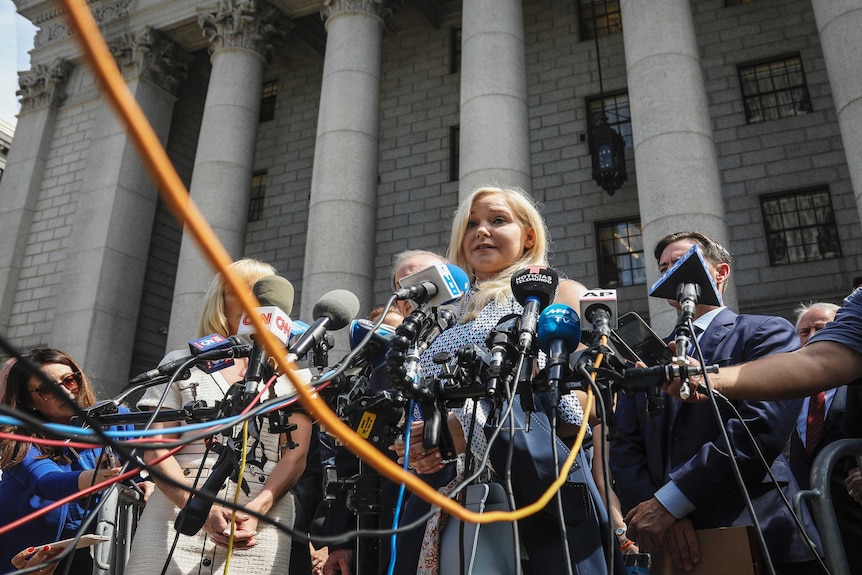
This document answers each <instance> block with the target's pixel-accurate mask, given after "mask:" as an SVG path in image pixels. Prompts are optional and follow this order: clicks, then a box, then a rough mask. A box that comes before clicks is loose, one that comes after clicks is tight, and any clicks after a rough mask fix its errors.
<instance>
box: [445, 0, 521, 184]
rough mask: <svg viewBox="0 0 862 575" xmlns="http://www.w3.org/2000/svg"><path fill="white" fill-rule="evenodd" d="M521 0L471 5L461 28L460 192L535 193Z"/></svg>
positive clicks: (470, 2)
mask: <svg viewBox="0 0 862 575" xmlns="http://www.w3.org/2000/svg"><path fill="white" fill-rule="evenodd" d="M521 4H522V2H521V0H468V1H466V2H464V6H463V15H462V23H461V146H460V148H461V157H460V164H459V165H460V174H459V178H460V182H459V187H458V193H459V196H460V197H461V198H464V197H466V196H467V195H469V193H470V192H472V191H473V190H474V189H475V188H477V187H478V186H480V185H485V184H494V183H496V184H499V185H502V186H518V187H520V188H523V189H524V190H526V191H528V192H530V191H531V188H532V182H531V174H532V170H531V166H530V126H529V116H528V113H527V75H526V64H525V55H524V14H523V10H522V7H521Z"/></svg>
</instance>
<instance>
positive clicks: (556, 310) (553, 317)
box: [536, 303, 581, 389]
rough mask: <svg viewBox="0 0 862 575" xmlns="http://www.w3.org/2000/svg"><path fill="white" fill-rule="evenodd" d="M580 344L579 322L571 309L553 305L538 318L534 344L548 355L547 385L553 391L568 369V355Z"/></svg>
mask: <svg viewBox="0 0 862 575" xmlns="http://www.w3.org/2000/svg"><path fill="white" fill-rule="evenodd" d="M580 342H581V320H580V318H578V314H577V313H575V310H573V309H572V308H571V307H569V306H567V305H565V304H559V303H555V304H553V305H550V306H548V307H546V308H545V310H544V311H543V312H542V314H541V315H540V316H539V327H538V329H537V332H536V343H538V344H539V349H541V350H542V351H544V352H545V353H546V354H547V355H548V363H547V367H548V383H549V384H550V385H551V389H554V388H555V386H556V385H557V384H559V382H560V380H561V379H562V378H563V367H564V366H565V367H566V368H568V365H569V354H570V353H572V352H573V351H575V349H577V347H578V344H579V343H580Z"/></svg>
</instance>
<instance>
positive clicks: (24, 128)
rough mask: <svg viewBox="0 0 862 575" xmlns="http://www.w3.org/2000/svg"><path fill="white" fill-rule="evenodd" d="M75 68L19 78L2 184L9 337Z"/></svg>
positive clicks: (4, 321) (0, 278)
mask: <svg viewBox="0 0 862 575" xmlns="http://www.w3.org/2000/svg"><path fill="white" fill-rule="evenodd" d="M70 70H71V65H70V64H69V63H68V62H66V61H65V60H57V61H55V62H54V63H52V64H49V65H46V64H37V65H35V66H33V68H32V69H31V70H29V71H27V72H20V73H19V75H18V76H19V78H18V82H19V85H20V89H19V90H18V92H17V94H18V96H19V97H20V98H21V111H20V113H19V114H18V125H17V127H16V129H15V136H14V137H13V139H12V146H11V148H10V150H9V157H8V158H7V160H6V171H5V172H4V173H3V180H2V183H0V230H2V233H0V332H2V333H4V334H7V335H8V334H9V333H10V332H9V315H10V313H11V310H12V303H13V301H14V297H15V287H16V285H17V283H18V277H19V275H20V271H21V260H22V258H23V256H24V248H25V243H26V241H27V234H28V233H29V231H30V224H31V222H32V218H33V209H34V205H35V202H36V198H37V196H38V194H39V190H40V189H41V187H42V174H43V172H44V171H45V161H46V160H47V158H48V151H49V148H50V144H51V139H52V136H53V133H54V126H55V123H56V120H57V109H58V108H59V107H60V105H61V103H62V102H63V100H65V98H66V94H65V91H64V85H65V84H66V80H67V79H68V77H69V73H70Z"/></svg>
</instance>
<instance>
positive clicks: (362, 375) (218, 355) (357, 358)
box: [98, 252, 714, 534]
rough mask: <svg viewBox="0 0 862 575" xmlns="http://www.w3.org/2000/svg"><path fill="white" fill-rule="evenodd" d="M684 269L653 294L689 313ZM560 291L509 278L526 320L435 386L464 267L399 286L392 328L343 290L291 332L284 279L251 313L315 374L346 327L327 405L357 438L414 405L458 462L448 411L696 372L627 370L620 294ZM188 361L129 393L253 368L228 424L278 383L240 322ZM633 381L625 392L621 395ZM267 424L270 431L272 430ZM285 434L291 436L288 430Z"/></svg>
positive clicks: (201, 343)
mask: <svg viewBox="0 0 862 575" xmlns="http://www.w3.org/2000/svg"><path fill="white" fill-rule="evenodd" d="M697 255H698V256H699V252H698V253H697ZM692 257H693V256H692ZM686 262H688V259H684V260H683V261H682V263H678V265H677V266H675V267H674V268H673V270H672V271H671V272H669V273H668V274H665V276H663V278H662V280H661V281H660V282H658V283H657V284H656V285H655V286H653V290H654V291H656V290H657V291H658V292H661V294H663V293H664V290H666V289H667V288H666V286H669V285H674V283H675V282H676V283H681V284H683V285H681V286H680V287H679V288H678V289H677V291H678V292H679V294H681V295H679V297H680V298H685V305H684V306H683V308H684V309H687V310H691V309H693V308H692V306H693V305H695V304H696V303H697V301H698V298H699V297H700V295H699V294H700V291H701V288H700V285H699V282H700V281H701V278H700V275H699V274H700V271H699V270H695V269H694V267H693V266H692V264H690V263H686ZM700 262H702V258H701V259H700ZM696 263H699V262H696ZM703 266H704V267H705V264H703ZM679 270H683V271H679ZM692 270H694V272H692ZM692 273H695V276H696V277H695V279H693V280H691V279H690V277H689V276H690V275H691V274H692ZM672 274H676V276H673V275H672ZM683 276H684V277H683ZM707 276H708V274H707ZM559 281H560V280H559V276H558V274H557V272H556V271H554V270H553V269H551V268H549V267H542V266H537V267H528V268H525V269H522V270H520V271H518V272H516V273H515V274H513V276H512V278H511V289H512V294H513V296H514V298H515V300H516V301H517V302H518V303H519V304H520V305H521V306H522V307H523V311H522V312H521V313H520V314H510V315H507V316H505V317H503V318H502V319H500V320H499V322H498V323H497V325H496V326H495V327H494V328H493V329H492V330H491V331H490V332H489V334H488V336H487V338H486V339H485V341H484V344H485V345H484V347H483V346H480V345H476V344H470V345H467V346H464V347H462V348H461V349H458V350H454V351H447V352H443V353H439V354H436V355H435V356H434V358H433V362H434V363H435V364H437V365H439V366H440V369H439V370H435V373H434V374H433V375H426V374H423V370H422V367H421V362H420V357H421V356H422V355H423V353H424V352H425V351H426V350H427V349H428V347H429V345H430V344H431V342H433V341H434V339H435V338H437V337H439V336H440V334H441V333H443V332H444V331H445V330H447V329H449V328H450V327H451V326H453V325H454V324H455V322H456V321H457V316H458V314H457V311H456V309H455V308H454V307H453V305H452V304H454V303H456V302H457V301H458V300H460V299H461V298H462V297H463V296H464V294H465V293H466V292H467V290H468V289H469V279H468V277H467V274H466V273H465V272H464V271H463V270H461V269H460V268H458V267H457V266H454V265H451V264H438V265H434V266H430V267H428V268H426V269H424V270H421V271H419V272H417V273H415V274H413V275H411V276H407V277H405V278H403V279H402V281H401V283H402V285H404V286H405V287H403V288H401V289H399V290H396V291H395V292H394V293H393V294H392V296H391V298H390V300H389V305H391V304H392V303H393V302H394V301H396V300H409V301H411V302H412V304H413V307H414V311H413V312H412V313H411V314H410V315H409V316H407V317H406V318H405V319H404V321H403V322H402V323H401V324H400V325H399V326H398V327H396V328H392V327H389V326H385V325H382V324H381V322H382V320H381V321H378V322H377V323H375V322H371V321H369V320H364V319H356V316H357V314H358V312H359V309H360V303H359V301H358V299H357V297H356V296H355V295H354V294H352V293H351V292H349V291H347V290H333V291H330V292H328V293H326V294H324V296H323V297H321V298H320V300H319V301H318V302H317V303H316V304H315V306H314V309H313V315H314V319H313V322H312V323H311V324H306V323H303V322H300V321H296V320H291V319H290V316H289V314H290V312H291V310H292V307H293V295H294V292H293V287H292V286H291V284H290V282H289V281H287V280H286V279H284V278H282V277H280V276H268V277H265V278H263V279H261V280H259V281H258V282H257V283H255V285H254V286H253V292H254V295H255V296H256V298H257V300H258V301H259V302H260V307H258V308H256V309H255V310H254V311H253V313H254V315H256V316H257V317H258V318H259V319H260V323H262V324H263V326H264V327H265V329H266V330H268V331H269V332H270V333H271V334H272V335H274V336H275V337H276V338H278V340H279V341H280V342H281V343H282V344H283V345H284V351H285V354H287V353H291V354H294V355H295V356H296V357H298V358H302V357H306V356H308V355H311V356H312V357H315V358H317V359H318V360H319V359H320V358H321V357H322V358H324V360H323V361H316V362H315V364H314V365H315V366H318V367H326V364H327V363H328V361H327V360H326V358H327V352H328V350H329V349H330V348H331V347H332V345H333V344H332V340H331V333H330V332H332V331H336V330H340V329H342V328H345V327H348V326H349V339H350V346H351V352H350V353H349V354H348V355H347V356H346V357H345V358H344V359H343V360H342V361H341V362H340V363H338V364H336V366H335V367H334V368H331V369H330V368H327V369H329V371H326V372H325V373H323V374H322V375H318V376H315V378H314V379H313V380H312V384H315V385H317V386H318V387H317V388H316V389H318V390H319V391H320V394H321V397H323V398H324V400H326V401H327V403H329V404H330V406H331V407H332V408H333V410H335V412H336V413H337V414H338V416H339V417H340V418H341V419H343V420H345V421H347V422H348V423H349V424H350V425H351V427H354V429H357V428H359V427H360V426H363V425H365V426H366V427H367V426H368V423H367V422H368V421H369V418H368V417H367V413H368V412H369V411H375V410H376V412H377V413H382V414H385V416H384V417H380V418H379V421H378V422H377V425H385V426H386V427H387V428H394V427H396V426H397V425H398V422H399V421H400V420H401V419H402V417H401V416H402V415H403V413H404V411H403V410H404V408H405V407H406V405H407V404H408V401H410V400H413V401H414V402H415V403H416V405H417V406H418V408H416V409H415V410H414V412H413V415H414V417H416V418H421V419H423V420H424V422H425V436H424V437H423V444H424V445H425V446H426V447H427V448H431V447H439V448H440V450H441V453H442V455H443V457H444V458H448V457H451V456H454V446H453V445H452V443H451V437H449V436H448V428H447V426H446V425H445V421H446V413H447V410H448V409H450V408H451V407H455V406H457V405H459V404H460V403H463V401H464V400H465V399H466V398H468V397H475V398H478V397H486V398H490V399H492V400H493V401H494V402H495V405H499V404H500V403H501V402H502V401H509V400H512V399H513V397H514V396H515V395H516V394H517V395H518V397H519V399H520V402H521V405H522V408H523V409H524V411H525V412H527V413H529V412H530V411H533V405H534V404H533V401H534V399H533V394H534V393H535V392H543V391H547V392H550V393H551V394H553V395H552V397H553V398H554V399H555V401H554V402H556V401H558V399H559V394H560V390H561V389H565V390H567V391H568V390H572V389H576V388H580V389H583V388H585V387H586V386H587V385H589V382H588V381H587V380H592V383H593V384H595V383H596V380H597V379H601V378H605V379H606V382H605V385H604V386H601V387H600V390H601V389H603V390H605V391H608V393H610V391H609V390H610V389H611V388H612V386H613V384H617V383H619V384H620V385H619V386H618V387H617V388H620V387H621V388H622V389H623V390H624V391H628V392H639V391H646V392H647V394H648V395H657V394H658V389H659V388H660V386H661V384H662V383H663V382H665V381H669V380H671V379H674V378H679V377H686V376H687V375H688V374H689V373H697V372H698V370H697V368H689V367H688V366H687V365H685V364H683V363H682V362H674V363H671V364H669V365H660V366H655V367H651V368H632V367H631V366H626V365H625V364H624V361H623V360H622V359H621V358H620V355H621V354H619V353H618V352H617V350H616V349H615V347H614V343H613V342H614V338H613V337H612V335H613V334H614V329H615V323H616V319H617V317H616V316H617V302H616V292H615V290H589V291H587V292H586V293H585V294H583V295H582V296H581V298H580V309H579V310H577V311H576V310H574V309H572V308H571V307H570V306H568V305H565V304H560V303H553V301H554V299H555V297H556V295H557V290H558V287H559ZM690 284H696V285H697V287H696V288H692V287H691V285H690ZM713 287H714V286H713ZM657 297H658V296H657ZM708 297H709V296H708ZM692 302H694V304H692ZM582 320H583V323H582ZM683 331H684V330H683ZM582 344H583V345H582ZM540 351H541V352H543V353H544V355H545V365H544V368H543V369H542V370H536V369H535V367H534V366H535V361H536V360H537V358H538V356H539V352H540ZM189 352H190V353H189V355H187V356H184V357H181V358H178V359H174V360H172V361H168V362H166V363H163V364H162V365H160V366H158V367H157V368H155V369H153V370H149V371H146V372H143V373H141V374H139V375H137V376H135V377H133V378H132V379H131V380H130V382H129V383H130V385H131V386H133V387H132V389H141V388H143V387H147V386H150V385H155V384H159V383H163V382H166V381H170V380H176V379H182V378H188V377H189V373H188V370H189V369H190V368H191V367H193V366H194V367H197V368H199V369H201V370H203V371H204V372H207V373H213V372H215V371H218V370H221V369H225V368H226V367H228V366H230V365H232V364H233V362H234V360H235V359H236V358H241V357H247V358H249V365H248V369H247V370H246V375H245V377H244V380H243V381H242V382H238V383H237V384H235V385H234V386H232V389H234V388H235V391H233V392H232V393H231V392H229V394H230V397H227V396H226V398H225V400H224V402H223V403H224V405H223V406H222V409H221V410H220V411H218V412H217V413H216V415H215V416H214V417H225V416H228V415H235V414H236V413H238V409H239V408H240V407H245V406H247V405H248V403H249V402H250V401H251V398H253V397H255V395H256V393H257V390H258V387H259V385H258V384H259V383H260V382H261V381H264V380H268V379H269V378H270V377H273V376H274V375H275V373H274V370H273V368H272V362H271V361H270V358H269V357H268V354H267V352H266V350H265V349H264V348H263V346H262V345H261V344H260V342H259V338H258V336H257V333H256V329H255V326H254V322H253V321H252V318H251V316H250V315H248V314H244V315H243V316H242V319H241V320H240V326H239V329H238V333H237V334H235V335H233V336H230V337H221V336H219V335H215V334H211V335H208V336H205V337H202V338H198V339H195V340H192V341H190V342H189ZM599 354H601V355H602V357H603V358H604V361H605V367H604V368H603V370H601V371H600V370H598V369H596V365H595V363H596V358H597V356H598V355H599ZM379 370H385V374H386V376H387V377H388V380H389V386H388V389H385V390H381V389H377V390H373V389H371V387H370V385H369V380H370V379H371V377H372V375H373V373H374V372H375V371H379ZM626 380H628V381H629V382H630V383H629V384H626ZM128 393H129V392H127V394H128ZM117 403H118V401H109V402H102V403H101V404H99V406H98V409H100V410H102V411H101V412H100V414H101V413H106V412H110V410H109V408H110V405H107V406H106V404H117ZM225 406H227V408H226V409H225ZM360 420H361V421H362V422H365V423H361V422H360ZM270 421H271V427H270V429H271V430H272V429H273V428H272V421H273V420H272V419H271V420H270ZM371 421H373V418H371ZM527 422H528V423H529V417H528V418H527ZM279 431H280V432H287V433H288V434H289V429H280V430H279ZM365 431H366V433H365V434H364V435H366V437H368V436H374V437H377V438H380V437H386V436H387V435H388V434H387V433H384V432H383V431H382V430H370V429H366V430H365ZM378 431H379V432H378ZM387 441H388V440H387ZM236 444H237V442H236V441H235V440H234V439H233V438H229V439H228V441H226V442H225V443H224V444H223V445H222V446H221V447H220V453H219V458H218V462H217V463H216V465H215V467H214V469H213V472H212V474H211V475H210V477H209V478H208V479H207V481H206V484H205V485H204V486H203V488H202V489H201V492H202V493H203V494H204V496H202V497H196V496H195V495H193V496H192V497H191V498H190V500H189V502H188V504H187V505H186V507H185V509H184V510H183V512H182V513H181V514H180V517H178V519H177V522H176V529H177V530H178V531H180V532H182V533H186V534H194V533H197V532H198V531H199V530H200V528H201V527H202V526H203V523H204V521H205V520H206V516H207V513H208V511H209V508H210V506H211V502H212V496H213V494H214V493H215V492H217V491H218V489H219V487H220V486H221V484H222V483H224V481H226V480H227V479H228V477H231V476H232V474H233V473H234V471H235V469H236V467H237V463H236V462H237V459H238V456H239V455H240V454H238V453H237V449H238V448H237V447H236ZM380 447H381V448H382V447H383V446H382V445H381V446H380ZM210 484H211V485H210Z"/></svg>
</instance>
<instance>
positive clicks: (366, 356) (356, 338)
mask: <svg viewBox="0 0 862 575" xmlns="http://www.w3.org/2000/svg"><path fill="white" fill-rule="evenodd" d="M373 327H374V322H373V321H370V320H367V319H355V320H353V321H351V322H350V349H356V346H358V345H359V342H361V341H362V340H363V339H364V338H365V336H366V335H368V332H370V331H371V328H373ZM394 335H395V328H392V327H390V326H388V325H386V324H381V325H380V327H378V328H377V329H376V330H374V335H372V336H371V339H369V340H368V344H366V346H365V348H364V349H363V350H362V351H361V352H359V355H357V356H356V359H355V360H354V362H355V363H365V362H368V361H371V362H372V363H373V365H374V369H377V368H378V367H380V366H381V365H383V364H384V363H386V354H387V353H388V352H389V341H390V340H391V339H392V336H394Z"/></svg>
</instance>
